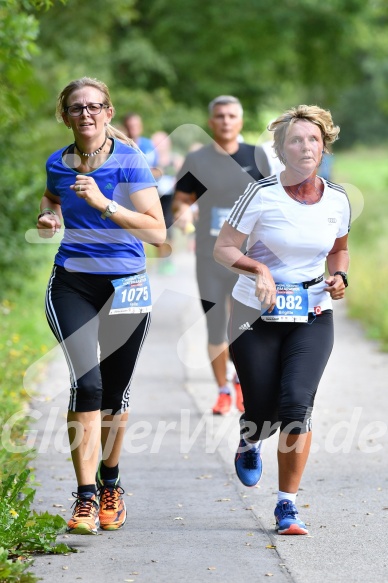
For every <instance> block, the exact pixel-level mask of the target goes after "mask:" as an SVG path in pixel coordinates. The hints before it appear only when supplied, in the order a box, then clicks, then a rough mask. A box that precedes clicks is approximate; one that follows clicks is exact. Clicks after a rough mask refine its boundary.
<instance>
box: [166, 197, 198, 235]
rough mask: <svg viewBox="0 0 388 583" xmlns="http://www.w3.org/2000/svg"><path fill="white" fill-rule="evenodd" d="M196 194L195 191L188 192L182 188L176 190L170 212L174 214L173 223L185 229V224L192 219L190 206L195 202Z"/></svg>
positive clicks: (190, 222) (191, 221)
mask: <svg viewBox="0 0 388 583" xmlns="http://www.w3.org/2000/svg"><path fill="white" fill-rule="evenodd" d="M196 200H197V195H196V194H195V192H192V193H188V192H183V190H176V191H175V194H174V198H173V201H172V212H173V214H174V220H175V225H176V226H177V227H179V228H180V229H182V231H183V232H185V231H186V230H187V226H188V225H190V224H192V223H193V221H194V216H193V210H192V208H191V206H192V205H193V204H194V203H195V202H196Z"/></svg>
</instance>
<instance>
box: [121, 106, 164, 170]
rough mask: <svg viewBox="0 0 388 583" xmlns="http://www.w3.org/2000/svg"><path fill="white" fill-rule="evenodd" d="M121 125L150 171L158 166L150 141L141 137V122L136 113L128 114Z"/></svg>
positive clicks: (156, 156)
mask: <svg viewBox="0 0 388 583" xmlns="http://www.w3.org/2000/svg"><path fill="white" fill-rule="evenodd" d="M123 125H124V128H125V133H126V134H127V136H128V137H129V138H130V139H131V140H133V141H134V142H135V144H136V145H137V146H138V147H139V149H140V150H141V151H142V152H143V154H144V155H145V157H146V160H147V162H148V165H149V167H150V168H151V170H152V169H153V168H155V167H156V166H157V165H158V154H157V152H156V150H155V146H154V144H153V143H152V140H150V139H149V138H146V137H145V136H143V120H142V118H141V116H140V115H139V114H138V113H135V112H133V111H132V112H130V113H127V115H126V116H125V118H124V121H123Z"/></svg>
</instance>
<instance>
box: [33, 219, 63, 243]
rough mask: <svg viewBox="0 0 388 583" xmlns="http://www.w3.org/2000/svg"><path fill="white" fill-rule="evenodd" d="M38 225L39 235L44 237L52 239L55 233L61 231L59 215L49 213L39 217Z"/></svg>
mask: <svg viewBox="0 0 388 583" xmlns="http://www.w3.org/2000/svg"><path fill="white" fill-rule="evenodd" d="M36 226H37V229H38V234H39V237H41V238H42V239H51V237H53V236H54V235H55V233H58V232H59V230H60V228H61V221H60V220H59V217H58V215H53V214H52V213H47V214H44V215H42V216H41V217H39V218H38V222H37V224H36Z"/></svg>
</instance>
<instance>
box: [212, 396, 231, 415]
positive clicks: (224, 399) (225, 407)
mask: <svg viewBox="0 0 388 583" xmlns="http://www.w3.org/2000/svg"><path fill="white" fill-rule="evenodd" d="M231 407H232V397H231V396H230V394H229V393H219V394H218V399H217V401H216V404H215V405H214V407H213V415H227V414H228V413H230V409H231Z"/></svg>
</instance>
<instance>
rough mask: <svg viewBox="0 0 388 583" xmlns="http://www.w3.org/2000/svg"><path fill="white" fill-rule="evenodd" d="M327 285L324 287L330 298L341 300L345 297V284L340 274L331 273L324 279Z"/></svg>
mask: <svg viewBox="0 0 388 583" xmlns="http://www.w3.org/2000/svg"><path fill="white" fill-rule="evenodd" d="M325 283H327V285H328V287H325V291H327V292H329V294H330V295H331V299H332V300H342V298H343V297H345V289H346V288H345V284H344V281H343V279H342V277H341V276H340V275H331V276H330V277H328V278H327V279H325Z"/></svg>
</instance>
